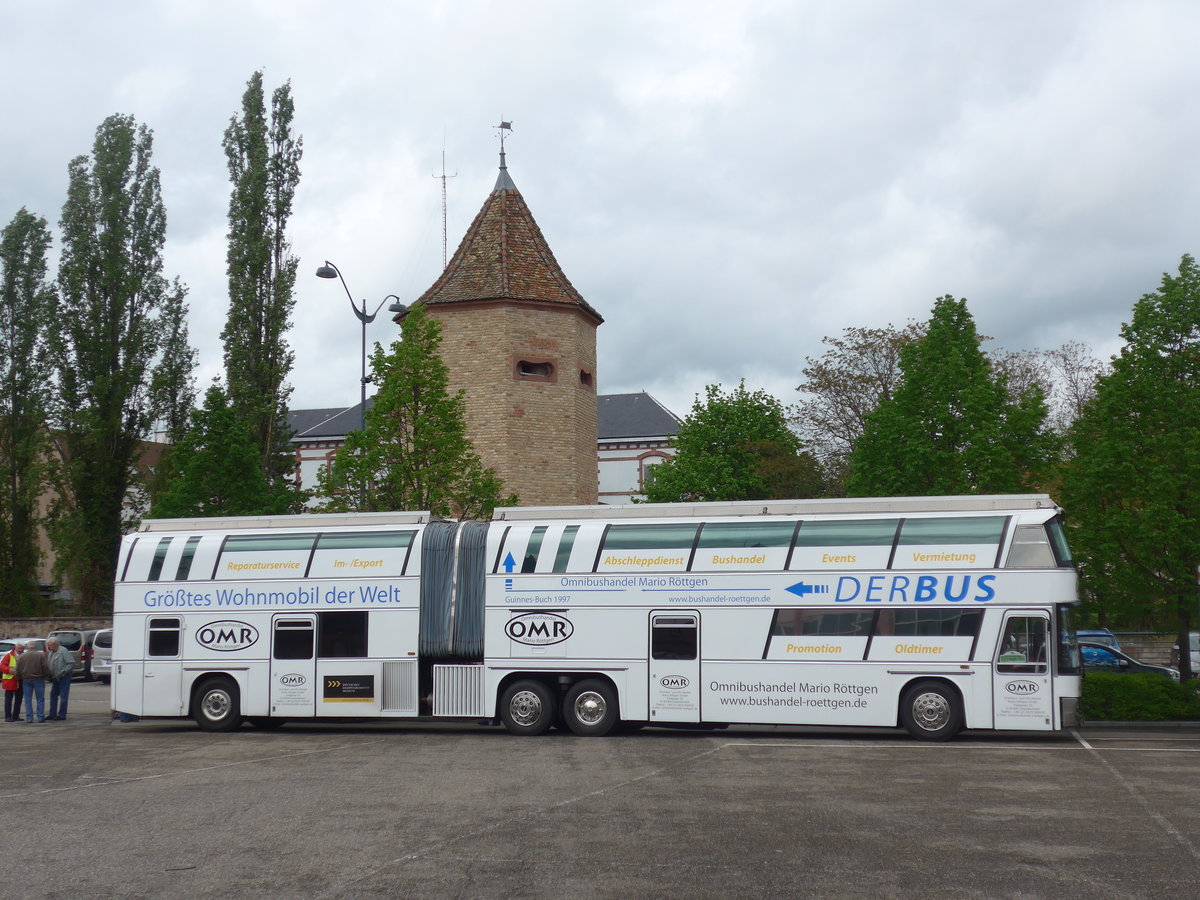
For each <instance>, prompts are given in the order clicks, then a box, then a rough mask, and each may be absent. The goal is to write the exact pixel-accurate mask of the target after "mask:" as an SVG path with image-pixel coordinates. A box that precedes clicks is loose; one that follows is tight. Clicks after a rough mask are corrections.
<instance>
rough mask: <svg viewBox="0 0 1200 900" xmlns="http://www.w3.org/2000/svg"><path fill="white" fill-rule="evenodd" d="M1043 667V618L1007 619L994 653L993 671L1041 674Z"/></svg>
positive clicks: (1023, 617)
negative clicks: (994, 664)
mask: <svg viewBox="0 0 1200 900" xmlns="http://www.w3.org/2000/svg"><path fill="white" fill-rule="evenodd" d="M1046 668H1047V665H1046V619H1045V618H1044V617H1042V616H1010V617H1009V618H1008V621H1007V622H1005V625H1004V636H1003V637H1002V638H1001V639H1000V648H999V650H998V651H997V653H996V671H997V672H1026V673H1042V672H1045V671H1046Z"/></svg>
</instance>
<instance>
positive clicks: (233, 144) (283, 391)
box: [221, 72, 303, 480]
mask: <svg viewBox="0 0 1200 900" xmlns="http://www.w3.org/2000/svg"><path fill="white" fill-rule="evenodd" d="M293 112H294V107H293V103H292V92H291V83H290V82H288V83H287V84H284V85H283V86H282V87H279V88H276V89H275V92H274V93H273V94H272V95H271V112H270V120H269V121H268V118H267V110H266V106H265V98H264V94H263V76H262V72H255V73H254V75H252V76H251V78H250V81H249V82H248V83H247V85H246V91H245V93H244V94H242V110H241V114H240V115H239V116H235V117H234V118H233V119H232V120H230V123H229V127H228V128H227V129H226V130H225V138H224V141H223V146H224V148H225V157H226V160H227V162H228V165H229V178H230V181H231V182H232V184H233V187H232V190H231V192H230V195H229V233H228V251H227V254H226V270H227V273H228V276H229V316H228V319H227V320H226V322H225V328H224V330H223V331H222V332H221V340H222V341H223V342H224V347H225V382H226V385H227V390H228V393H229V399H230V402H231V404H232V406H233V409H234V411H235V413H236V414H237V416H238V417H239V418H241V419H242V420H243V421H245V422H246V424H247V426H248V427H249V429H250V433H251V436H252V438H253V440H254V443H255V444H256V445H257V447H258V451H259V465H260V468H261V469H262V472H263V475H264V476H265V477H266V478H268V479H271V480H275V479H283V478H284V477H286V476H287V474H288V473H290V472H291V471H293V470H294V465H295V463H294V459H293V458H292V457H291V452H290V445H289V443H288V440H289V438H290V435H289V434H288V432H287V424H286V423H287V402H288V396H289V395H290V394H291V388H290V387H289V386H288V385H287V383H286V381H287V377H288V374H289V373H290V372H291V370H292V364H293V362H294V360H295V357H294V354H293V353H292V351H291V348H290V347H289V346H288V343H287V341H286V339H285V337H286V334H287V332H288V330H289V329H290V328H291V325H292V322H291V316H292V308H293V307H294V305H295V299H294V297H293V291H294V288H295V284H296V266H297V263H298V260H297V258H296V257H295V256H293V255H292V253H291V245H290V244H289V243H288V240H287V236H286V233H285V232H286V228H287V223H288V219H289V218H290V216H291V214H292V199H293V197H294V195H295V193H296V185H297V184H299V182H300V157H301V155H302V151H303V140H302V139H301V138H300V137H297V136H295V135H293V133H292V115H293Z"/></svg>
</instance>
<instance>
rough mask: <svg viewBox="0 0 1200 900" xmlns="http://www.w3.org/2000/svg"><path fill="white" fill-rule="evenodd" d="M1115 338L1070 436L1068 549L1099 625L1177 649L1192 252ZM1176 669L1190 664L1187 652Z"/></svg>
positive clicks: (1198, 288)
mask: <svg viewBox="0 0 1200 900" xmlns="http://www.w3.org/2000/svg"><path fill="white" fill-rule="evenodd" d="M1121 337H1122V338H1123V339H1124V341H1125V344H1124V346H1123V347H1122V348H1121V352H1120V354H1119V355H1118V356H1117V357H1116V358H1115V359H1114V360H1113V364H1112V371H1111V372H1110V373H1108V374H1107V375H1103V376H1101V378H1100V379H1099V381H1098V382H1097V385H1096V394H1095V396H1094V398H1093V399H1092V400H1091V402H1090V403H1088V404H1087V406H1085V407H1084V411H1083V413H1082V414H1081V415H1080V417H1079V418H1078V419H1077V420H1076V421H1075V425H1074V427H1073V429H1072V431H1071V439H1072V447H1073V450H1074V453H1073V456H1072V458H1071V460H1070V462H1069V465H1068V467H1067V471H1066V474H1065V476H1064V483H1063V488H1064V490H1063V501H1064V505H1065V506H1066V509H1067V515H1068V517H1069V522H1070V523H1071V526H1072V528H1071V533H1072V547H1073V549H1074V551H1075V553H1076V555H1077V556H1078V557H1079V559H1080V571H1081V573H1082V575H1083V585H1084V587H1085V593H1086V595H1087V596H1088V597H1089V598H1090V599H1091V601H1092V602H1095V603H1097V604H1098V605H1099V607H1100V611H1101V612H1104V613H1107V615H1108V616H1109V617H1110V620H1114V621H1121V620H1124V621H1126V622H1130V623H1138V624H1141V623H1145V622H1153V623H1155V624H1156V625H1159V626H1164V625H1165V626H1170V627H1173V628H1174V630H1175V631H1176V633H1177V634H1178V635H1179V639H1180V641H1181V643H1180V646H1181V647H1186V646H1187V636H1188V631H1190V630H1191V629H1192V628H1193V627H1194V625H1193V623H1194V622H1195V621H1196V620H1195V613H1196V603H1197V593H1198V589H1197V585H1196V577H1197V573H1198V572H1200V528H1198V527H1197V525H1196V514H1197V510H1200V267H1197V265H1196V261H1195V260H1194V259H1193V258H1192V257H1191V256H1184V257H1183V259H1182V261H1181V262H1180V265H1179V272H1178V274H1175V275H1169V274H1165V275H1163V278H1162V284H1161V285H1160V287H1159V288H1158V290H1157V291H1155V292H1154V293H1151V294H1146V295H1145V296H1143V297H1142V298H1141V299H1140V300H1138V302H1137V303H1136V304H1135V305H1134V307H1133V317H1132V319H1131V320H1130V321H1129V323H1128V324H1126V325H1124V326H1122V328H1121ZM1180 663H1181V667H1184V669H1185V672H1186V669H1187V668H1190V665H1189V663H1188V655H1187V654H1186V653H1183V654H1181V659H1180ZM1192 674H1197V673H1192Z"/></svg>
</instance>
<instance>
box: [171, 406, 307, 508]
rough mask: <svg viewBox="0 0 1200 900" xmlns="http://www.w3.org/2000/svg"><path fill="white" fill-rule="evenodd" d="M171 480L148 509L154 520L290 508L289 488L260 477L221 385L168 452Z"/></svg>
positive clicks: (254, 452) (250, 443) (246, 432)
mask: <svg viewBox="0 0 1200 900" xmlns="http://www.w3.org/2000/svg"><path fill="white" fill-rule="evenodd" d="M167 464H168V465H169V467H170V470H171V472H170V476H171V477H170V478H169V480H168V482H167V486H166V488H165V489H164V490H163V491H161V492H160V493H159V494H158V495H157V496H156V498H155V501H154V505H153V507H151V509H150V515H151V516H152V517H154V518H184V517H187V518H191V517H199V516H248V515H271V514H281V513H286V512H288V511H289V509H290V506H291V503H292V492H291V491H290V490H288V488H287V486H286V485H284V484H282V483H281V482H279V481H278V480H270V481H268V479H267V478H266V477H265V476H264V475H263V473H262V469H261V467H260V459H259V455H258V447H257V445H256V444H255V443H254V440H253V437H252V436H251V434H250V429H249V427H248V426H247V425H246V423H245V422H243V421H242V420H241V419H239V418H238V417H237V415H236V414H235V412H234V410H233V409H232V407H231V406H230V405H229V398H228V397H226V395H225V391H224V390H222V388H221V387H220V385H215V384H214V385H213V386H212V387H210V388H209V389H208V391H207V392H206V393H205V395H204V406H203V407H202V408H201V409H197V410H195V411H193V413H192V416H191V422H190V427H188V429H187V430H186V431H185V432H184V434H183V436H182V437H181V438H180V440H179V443H178V444H176V445H175V446H174V447H172V449H171V453H170V456H169V462H168V463H167Z"/></svg>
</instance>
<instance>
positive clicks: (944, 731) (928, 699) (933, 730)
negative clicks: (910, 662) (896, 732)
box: [900, 681, 963, 741]
mask: <svg viewBox="0 0 1200 900" xmlns="http://www.w3.org/2000/svg"><path fill="white" fill-rule="evenodd" d="M900 724H902V725H903V726H904V728H905V730H907V731H908V733H909V734H910V735H912V736H913V737H915V738H916V739H917V740H919V741H948V740H950V738H952V737H954V736H955V735H956V734H958V733H959V732H960V731H961V730H962V727H963V711H962V701H961V700H959V698H958V693H957V692H956V691H955V690H954V689H953V688H950V687H947V686H946V685H944V684H939V683H937V682H935V681H920V682H917V683H916V684H914V685H913V686H912V687H910V688H909V689H908V690H906V691H905V692H904V697H903V698H902V699H901V701H900Z"/></svg>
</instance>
